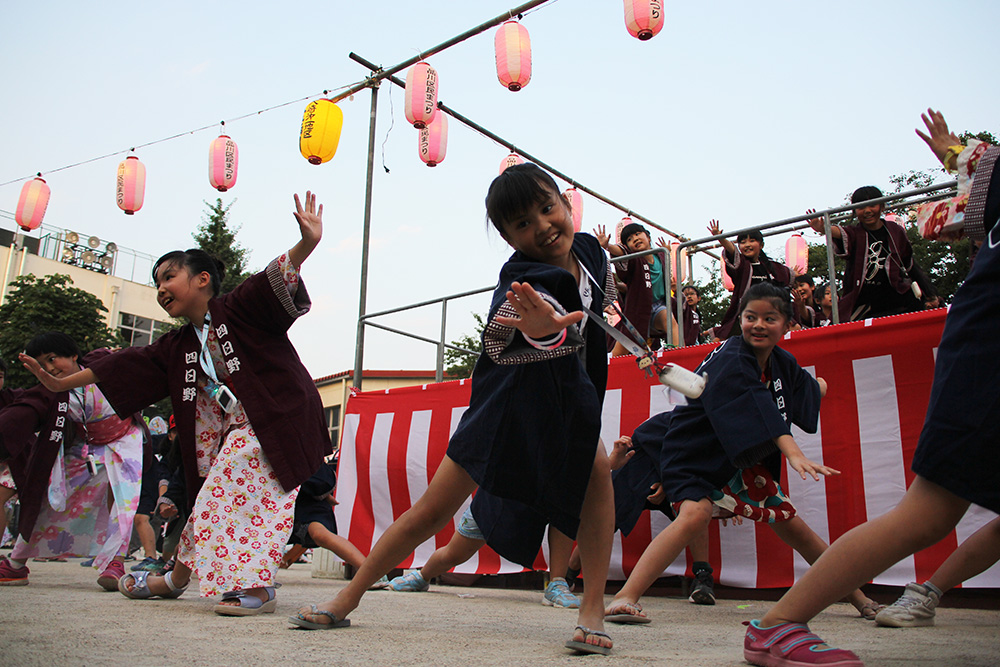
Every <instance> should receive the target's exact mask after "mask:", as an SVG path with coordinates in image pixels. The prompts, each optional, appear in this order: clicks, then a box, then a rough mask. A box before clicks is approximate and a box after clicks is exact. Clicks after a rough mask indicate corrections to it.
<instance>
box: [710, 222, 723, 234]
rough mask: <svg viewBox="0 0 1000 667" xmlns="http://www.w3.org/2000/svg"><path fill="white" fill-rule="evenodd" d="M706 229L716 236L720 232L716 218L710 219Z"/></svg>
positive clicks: (720, 228)
mask: <svg viewBox="0 0 1000 667" xmlns="http://www.w3.org/2000/svg"><path fill="white" fill-rule="evenodd" d="M707 229H708V232H709V233H710V234H711V235H712V236H718V235H719V234H721V233H722V227H720V226H719V221H718V220H710V221H709V223H708V227H707Z"/></svg>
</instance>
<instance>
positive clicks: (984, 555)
mask: <svg viewBox="0 0 1000 667" xmlns="http://www.w3.org/2000/svg"><path fill="white" fill-rule="evenodd" d="M998 560H1000V517H997V518H995V519H993V520H992V521H990V522H989V523H988V524H986V525H985V526H983V527H982V528H980V529H979V530H977V531H976V532H974V533H973V534H972V535H970V536H969V539H967V540H966V541H964V542H962V543H961V544H960V545H958V548H957V549H955V551H953V552H952V554H951V555H950V556H948V558H947V560H945V562H943V563H941V567H939V568H938V569H937V572H935V573H934V574H933V575H931V578H930V579H928V581H930V582H931V583H932V584H934V585H935V586H937V588H938V590H940V591H941V592H945V591H948V590H951V589H952V588H954V587H955V586H958V585H959V584H960V583H962V582H963V581H965V580H966V579H969V578H970V577H974V576H976V575H977V574H981V573H982V572H985V571H986V569H987V568H989V567H991V566H992V565H993V564H994V563H996V562H997V561H998Z"/></svg>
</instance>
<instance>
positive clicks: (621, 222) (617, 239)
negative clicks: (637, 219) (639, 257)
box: [615, 215, 633, 245]
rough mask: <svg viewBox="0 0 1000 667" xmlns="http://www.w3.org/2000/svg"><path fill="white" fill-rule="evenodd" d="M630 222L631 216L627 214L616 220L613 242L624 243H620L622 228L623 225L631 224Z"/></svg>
mask: <svg viewBox="0 0 1000 667" xmlns="http://www.w3.org/2000/svg"><path fill="white" fill-rule="evenodd" d="M632 222H633V220H632V218H631V217H629V216H627V215H626V216H625V217H624V218H622V219H621V220H619V221H618V224H617V225H615V243H617V244H618V245H625V244H624V243H622V229H624V227H625V225H631V224H632Z"/></svg>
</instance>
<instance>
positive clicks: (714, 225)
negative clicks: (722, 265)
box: [708, 220, 736, 257]
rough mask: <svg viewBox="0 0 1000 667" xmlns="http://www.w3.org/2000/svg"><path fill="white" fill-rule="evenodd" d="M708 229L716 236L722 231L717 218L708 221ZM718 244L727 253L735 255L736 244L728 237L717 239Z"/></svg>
mask: <svg viewBox="0 0 1000 667" xmlns="http://www.w3.org/2000/svg"><path fill="white" fill-rule="evenodd" d="M708 231H709V233H710V234H711V235H712V236H718V235H719V234H721V233H722V227H720V226H719V221H718V220H711V221H709V223H708ZM719 245H721V246H722V248H723V249H724V250H725V251H726V254H727V255H732V256H733V257H735V256H736V246H735V245H733V242H732V241H730V240H729V239H725V238H723V239H719Z"/></svg>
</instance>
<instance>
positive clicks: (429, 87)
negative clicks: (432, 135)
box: [404, 62, 438, 130]
mask: <svg viewBox="0 0 1000 667" xmlns="http://www.w3.org/2000/svg"><path fill="white" fill-rule="evenodd" d="M404 96H405V98H406V104H405V108H404V112H405V113H406V120H407V121H409V122H410V123H412V124H413V127H415V128H417V129H418V130H422V129H424V128H425V127H427V124H428V123H430V122H431V121H432V120H434V116H435V115H436V114H437V101H438V75H437V71H436V70H435V69H434V68H433V67H431V66H430V65H428V64H427V63H425V62H419V63H417V64H416V65H414V66H413V67H411V68H410V70H409V71H408V72H407V73H406V92H405V93H404Z"/></svg>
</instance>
